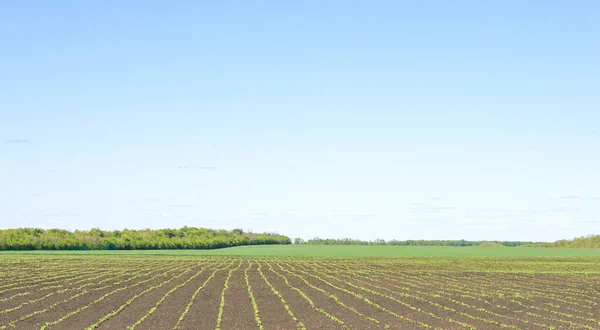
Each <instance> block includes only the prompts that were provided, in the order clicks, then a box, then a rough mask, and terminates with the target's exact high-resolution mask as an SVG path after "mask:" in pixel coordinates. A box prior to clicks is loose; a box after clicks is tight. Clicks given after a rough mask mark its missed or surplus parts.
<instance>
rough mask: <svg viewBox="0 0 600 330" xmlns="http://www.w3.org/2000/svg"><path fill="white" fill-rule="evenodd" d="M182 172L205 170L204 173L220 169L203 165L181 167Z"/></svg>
mask: <svg viewBox="0 0 600 330" xmlns="http://www.w3.org/2000/svg"><path fill="white" fill-rule="evenodd" d="M179 169H180V170H203V171H216V170H218V169H219V168H218V167H216V166H203V165H179Z"/></svg>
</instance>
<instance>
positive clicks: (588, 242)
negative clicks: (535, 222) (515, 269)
mask: <svg viewBox="0 0 600 330" xmlns="http://www.w3.org/2000/svg"><path fill="white" fill-rule="evenodd" d="M531 246H535V247H557V248H600V235H588V236H581V237H576V238H573V239H561V240H558V241H556V242H551V243H546V242H540V243H534V244H532V245H531Z"/></svg>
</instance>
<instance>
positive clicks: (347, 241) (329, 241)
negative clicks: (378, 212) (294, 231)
mask: <svg viewBox="0 0 600 330" xmlns="http://www.w3.org/2000/svg"><path fill="white" fill-rule="evenodd" d="M294 244H306V245H394V246H508V247H515V246H529V245H532V244H534V242H523V241H467V240H464V239H461V240H405V241H399V240H389V241H386V240H383V239H376V240H374V241H363V240H358V239H352V238H339V239H336V238H318V237H317V238H313V239H309V240H303V239H301V238H295V239H294Z"/></svg>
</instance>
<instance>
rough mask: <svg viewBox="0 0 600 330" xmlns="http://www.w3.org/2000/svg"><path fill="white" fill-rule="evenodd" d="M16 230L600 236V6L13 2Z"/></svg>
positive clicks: (6, 82)
mask: <svg viewBox="0 0 600 330" xmlns="http://www.w3.org/2000/svg"><path fill="white" fill-rule="evenodd" d="M0 49H1V51H0V228H12V227H33V226H35V227H42V228H55V227H57V228H67V229H88V228H90V227H100V228H104V229H121V228H164V227H171V228H172V227H181V226H184V225H188V226H198V227H210V228H238V227H239V228H243V229H250V230H254V231H277V232H279V233H282V234H286V235H289V236H291V237H303V238H311V237H316V236H319V237H353V238H360V239H375V238H383V239H420V238H423V239H461V238H464V239H500V240H555V239H561V238H571V237H574V236H579V235H587V234H598V233H600V188H599V187H600V170H599V169H600V152H598V150H600V127H599V126H600V92H599V86H600V2H598V1H577V2H567V1H526V2H523V1H453V2H450V1H296V2H289V1H288V2H285V1H252V2H249V1H228V2H206V1H204V2H202V1H171V2H167V1H52V2H48V1H3V2H2V3H0Z"/></svg>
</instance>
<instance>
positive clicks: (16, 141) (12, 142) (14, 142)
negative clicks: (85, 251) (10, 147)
mask: <svg viewBox="0 0 600 330" xmlns="http://www.w3.org/2000/svg"><path fill="white" fill-rule="evenodd" d="M4 142H5V143H11V144H24V143H30V142H31V140H28V139H6V140H4Z"/></svg>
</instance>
